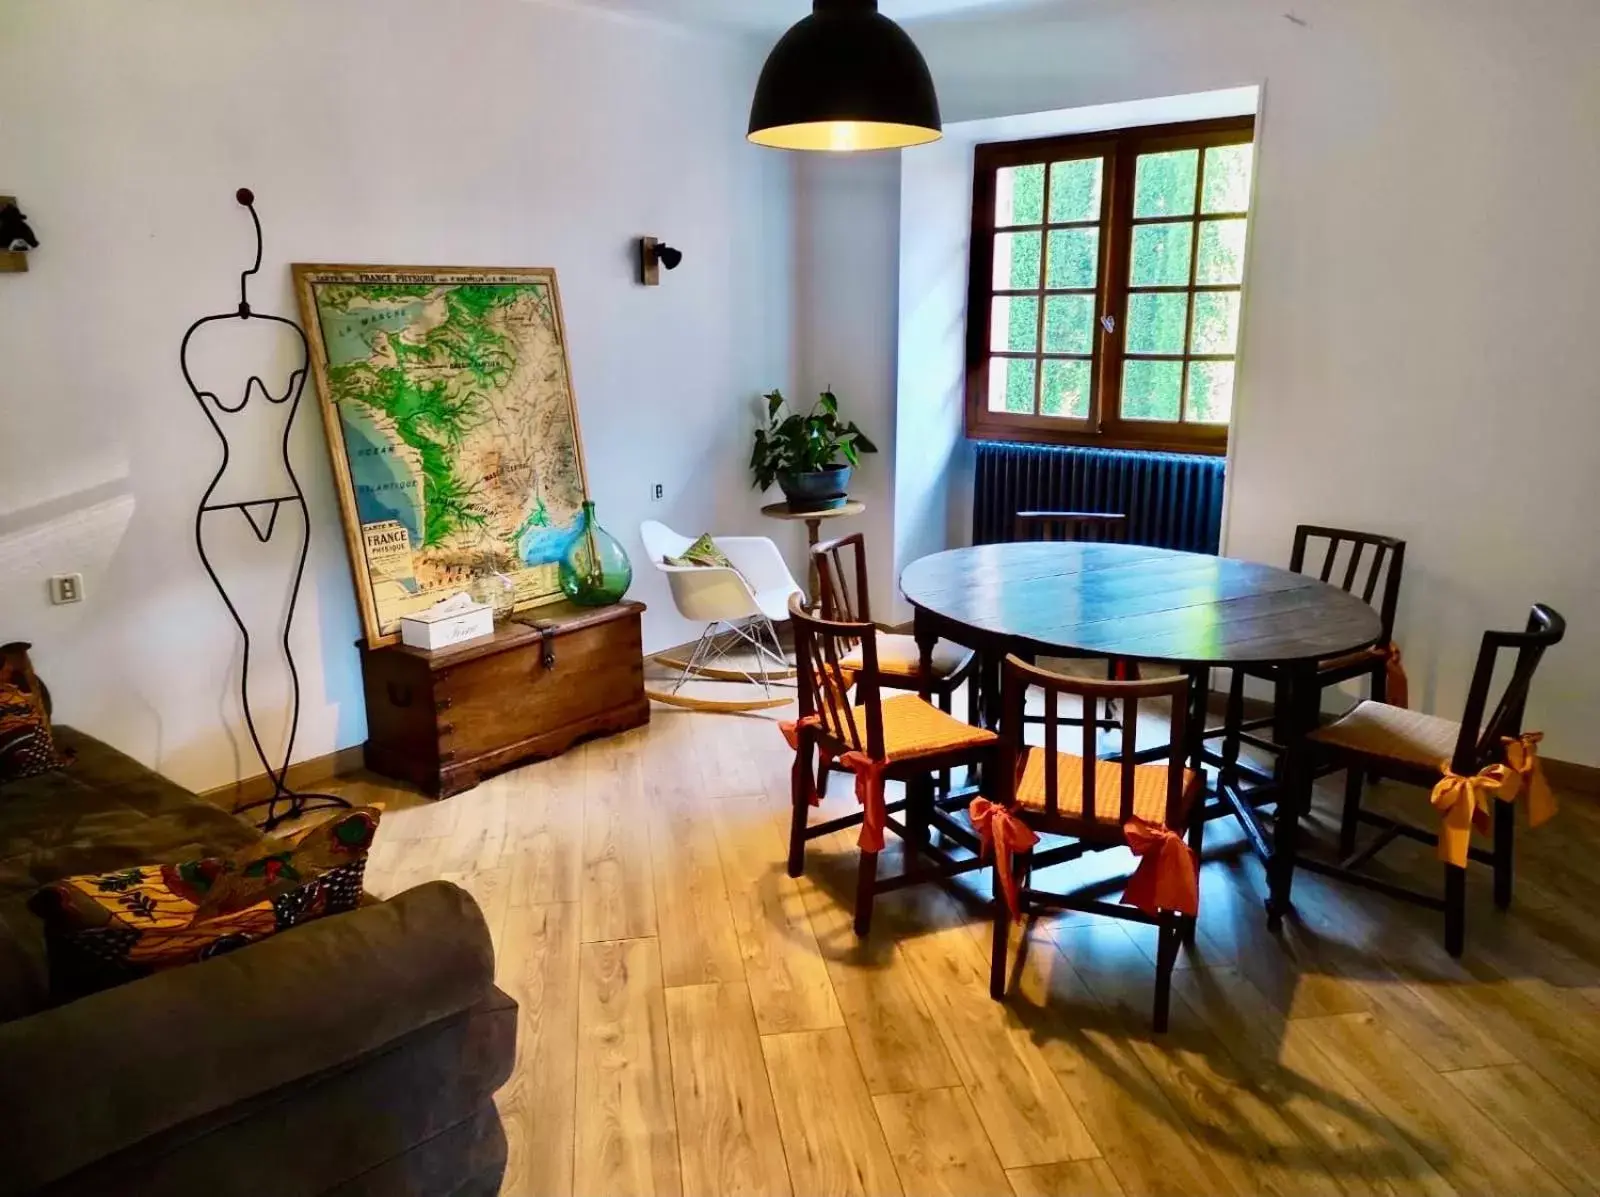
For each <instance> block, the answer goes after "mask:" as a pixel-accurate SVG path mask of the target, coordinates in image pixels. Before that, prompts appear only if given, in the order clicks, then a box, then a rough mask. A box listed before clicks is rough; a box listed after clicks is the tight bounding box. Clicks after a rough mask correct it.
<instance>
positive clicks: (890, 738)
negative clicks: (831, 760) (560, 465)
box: [840, 694, 1000, 768]
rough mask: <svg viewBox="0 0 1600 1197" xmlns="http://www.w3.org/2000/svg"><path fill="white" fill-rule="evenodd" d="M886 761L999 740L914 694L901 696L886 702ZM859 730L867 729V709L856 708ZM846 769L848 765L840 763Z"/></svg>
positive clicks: (894, 761)
mask: <svg viewBox="0 0 1600 1197" xmlns="http://www.w3.org/2000/svg"><path fill="white" fill-rule="evenodd" d="M881 709H882V711H883V758H884V760H885V761H886V762H888V763H889V764H891V765H893V764H897V763H899V762H900V761H912V760H916V759H917V758H918V757H924V756H935V755H938V754H941V753H946V752H958V751H960V750H961V749H963V748H976V747H980V746H982V745H985V744H994V743H996V742H997V741H998V740H999V739H1000V737H999V736H997V735H995V733H994V732H992V731H989V730H988V729H987V728H983V727H973V726H972V724H970V723H963V722H962V721H961V720H960V719H957V718H956V717H955V716H954V715H946V714H945V713H944V712H943V711H941V710H940V709H939V708H938V707H936V706H933V705H932V704H931V703H928V702H925V701H923V700H922V699H921V698H919V697H918V696H917V695H915V694H900V695H897V696H896V697H894V698H886V699H884V700H883V703H882V707H881ZM851 715H852V717H853V718H854V720H855V724H856V726H857V727H865V726H866V725H867V722H866V721H867V708H866V707H864V706H862V707H853V708H852V709H851ZM840 763H841V764H844V765H845V767H846V768H848V767H849V765H848V762H846V761H845V760H844V759H843V758H841V760H840Z"/></svg>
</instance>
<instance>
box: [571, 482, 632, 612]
mask: <svg viewBox="0 0 1600 1197" xmlns="http://www.w3.org/2000/svg"><path fill="white" fill-rule="evenodd" d="M631 585H633V566H632V565H631V564H630V563H629V561H628V554H627V553H625V552H624V551H623V549H622V546H621V545H620V544H618V543H617V539H616V537H614V536H612V535H611V533H609V532H607V531H606V530H605V529H604V528H602V527H601V526H600V521H599V520H597V519H595V517H594V504H593V503H592V502H586V503H584V505H583V518H582V519H580V520H579V521H578V531H577V533H576V535H574V536H573V538H572V543H571V544H569V545H568V546H567V551H566V552H565V553H563V554H562V556H561V589H562V590H563V591H564V592H565V593H566V596H567V597H568V598H569V599H571V600H572V601H573V602H575V603H577V604H578V605H579V606H580V607H605V606H609V605H610V604H611V603H614V602H617V601H618V600H619V599H621V598H622V596H623V595H625V594H627V593H628V587H629V586H631Z"/></svg>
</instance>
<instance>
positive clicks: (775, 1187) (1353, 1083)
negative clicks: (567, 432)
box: [344, 709, 1600, 1197]
mask: <svg viewBox="0 0 1600 1197" xmlns="http://www.w3.org/2000/svg"><path fill="white" fill-rule="evenodd" d="M775 720H776V716H774V717H771V718H769V717H767V716H730V715H706V714H690V713H686V712H680V711H668V710H662V709H658V710H657V711H656V712H655V718H654V722H653V723H652V724H651V725H650V726H649V727H648V728H647V729H641V730H640V731H638V732H635V733H631V734H629V735H626V736H622V737H619V738H616V739H612V740H608V741H604V742H600V743H596V744H591V745H589V746H587V747H584V748H581V749H579V750H577V751H574V752H572V753H570V754H569V755H567V756H565V757H563V758H561V759H559V760H555V761H550V762H546V763H543V764H540V765H537V766H533V767H530V768H525V769H521V770H519V771H517V772H515V773H511V774H508V775H505V776H503V777H500V778H498V779H496V780H494V781H492V782H489V783H487V784H485V785H483V786H482V787H480V788H479V789H477V790H475V791H473V792H471V793H468V794H463V795H460V796H459V797H456V798H452V799H450V800H448V801H445V802H441V803H431V802H426V801H423V800H420V799H418V798H416V797H415V796H412V795H407V794H405V793H404V792H402V791H398V790H392V789H389V788H386V787H385V786H383V785H381V784H378V783H375V782H372V781H361V780H357V781H354V782H351V783H349V784H347V785H346V786H345V787H344V788H345V790H346V792H347V793H348V794H349V796H351V797H353V798H359V799H363V800H383V801H385V802H386V803H387V804H388V806H389V810H388V813H386V814H385V816H384V819H383V824H382V827H381V828H380V830H379V833H378V839H377V844H376V847H375V849H374V852H373V855H372V863H371V870H370V872H369V874H368V879H369V888H370V889H372V890H373V892H375V893H379V894H385V895H387V894H393V893H395V892H398V891H400V890H403V889H406V888H409V887H410V886H413V885H416V884H418V883H420V882H422V881H426V880H429V879H431V878H440V877H442V878H446V879H449V880H452V881H455V882H458V883H459V884H461V885H463V886H465V887H466V888H468V889H469V890H471V891H472V892H473V893H474V894H475V895H476V896H477V898H478V900H479V902H480V903H481V904H482V906H483V909H484V911H485V913H486V915H487V916H488V919H489V925H490V927H491V929H492V931H493V934H494V938H495V942H496V944H497V947H498V957H499V982H500V985H501V986H502V988H504V989H505V990H506V992H508V993H510V994H511V995H512V996H513V997H515V998H516V1000H517V1001H518V1002H519V1003H520V1004H521V1009H522V1013H521V1020H522V1025H521V1035H520V1043H519V1060H518V1064H517V1069H516V1073H515V1075H514V1076H513V1078H512V1080H511V1081H510V1083H509V1084H507V1085H506V1087H505V1088H504V1090H502V1092H501V1094H500V1098H499V1101H500V1107H501V1110H502V1112H503V1115H504V1121H505V1124H506V1129H507V1135H508V1138H509V1141H510V1164H509V1168H508V1171H507V1177H506V1183H505V1188H504V1192H506V1193H508V1194H518V1195H521V1194H528V1195H530V1197H532V1195H538V1197H545V1195H560V1194H574V1193H575V1194H585V1195H590V1194H593V1195H600V1194H605V1195H621V1194H634V1193H640V1194H643V1193H658V1194H687V1195H689V1197H701V1195H710V1194H720V1193H752V1194H766V1193H773V1194H779V1193H794V1194H799V1195H802V1197H810V1195H813V1194H833V1193H840V1194H844V1193H906V1194H933V1193H948V1194H962V1193H1016V1194H1019V1195H1026V1197H1033V1195H1046V1194H1127V1195H1130V1197H1131V1195H1134V1194H1145V1193H1173V1194H1196V1193H1249V1194H1254V1193H1277V1194H1316V1193H1328V1194H1333V1193H1410V1192H1426V1193H1437V1194H1449V1193H1459V1194H1479V1193H1497V1194H1532V1193H1547V1192H1548V1193H1560V1192H1571V1193H1584V1192H1594V1191H1596V1189H1597V1187H1600V1123H1597V1121H1596V1118H1597V1117H1600V917H1597V916H1600V895H1597V893H1596V889H1595V884H1594V879H1593V868H1592V867H1591V866H1589V865H1588V864H1586V863H1585V854H1587V855H1588V856H1589V857H1591V858H1592V857H1593V855H1594V853H1595V852H1596V850H1600V803H1596V802H1595V801H1594V800H1593V799H1583V798H1569V799H1568V801H1567V802H1566V803H1565V806H1564V809H1563V811H1562V813H1561V815H1560V817H1559V818H1558V819H1557V820H1556V821H1555V822H1554V823H1552V824H1551V825H1549V826H1548V827H1546V828H1544V829H1541V831H1539V832H1536V833H1532V834H1528V835H1525V836H1524V837H1523V839H1522V841H1521V844H1520V850H1519V864H1520V866H1521V870H1522V871H1521V873H1520V875H1519V877H1518V880H1517V904H1516V908H1515V910H1514V912H1513V913H1511V914H1509V915H1502V914H1500V913H1499V912H1497V911H1495V910H1494V909H1493V906H1492V904H1491V903H1490V902H1489V900H1488V894H1487V885H1486V884H1485V881H1484V879H1483V878H1481V877H1476V876H1475V878H1474V881H1473V882H1472V895H1471V902H1472V905H1471V909H1470V914H1469V923H1468V948H1467V955H1466V957H1465V958H1464V959H1463V960H1462V961H1460V962H1459V963H1457V962H1453V961H1451V960H1450V959H1449V957H1447V956H1446V955H1445V954H1444V951H1443V949H1442V948H1441V946H1440V939H1441V934H1440V927H1439V924H1438V921H1437V918H1436V916H1433V915H1431V914H1429V913H1428V912H1425V911H1421V910H1417V909H1414V908H1410V907H1405V906H1400V905H1397V904H1394V903H1392V902H1390V901H1387V900H1385V899H1381V898H1378V897H1375V896H1371V895H1367V894H1364V893H1361V892H1359V891H1354V890H1351V889H1349V888H1346V887H1339V886H1336V885H1334V884H1333V883H1331V882H1327V881H1324V880H1322V879H1319V878H1317V877H1314V876H1311V875H1308V874H1302V875H1301V876H1300V878H1299V879H1298V880H1297V886H1296V899H1297V905H1298V911H1299V917H1298V919H1297V920H1296V921H1293V922H1291V924H1290V925H1289V926H1288V927H1287V928H1286V930H1285V932H1284V934H1283V935H1282V937H1281V938H1279V937H1275V936H1273V935H1270V934H1269V933H1268V932H1267V930H1266V925H1265V918H1264V915H1263V913H1262V907H1261V898H1262V896H1263V893H1264V888H1263V887H1264V882H1263V877H1262V873H1261V869H1260V867H1259V866H1258V865H1257V864H1256V862H1255V861H1254V860H1253V859H1252V858H1249V857H1248V856H1247V855H1246V854H1244V853H1243V852H1242V846H1241V844H1240V841H1239V836H1238V832H1237V829H1236V828H1235V827H1233V826H1232V825H1231V823H1217V824H1213V830H1212V834H1211V835H1210V837H1209V838H1208V841H1207V844H1208V851H1207V863H1206V865H1205V867H1204V870H1203V873H1202V900H1201V910H1200V924H1199V938H1198V943H1197V945H1196V947H1195V949H1194V950H1193V951H1192V952H1188V953H1186V954H1185V955H1184V956H1183V958H1182V959H1181V961H1180V964H1179V969H1180V973H1179V974H1178V978H1177V980H1176V982H1175V990H1176V994H1175V999H1174V1007H1173V1013H1172V1030H1171V1032H1170V1033H1168V1034H1167V1035H1165V1036H1155V1035H1153V1034H1152V1033H1151V1032H1150V1030H1149V1005H1150V997H1151V987H1152V983H1153V976H1154V972H1153V966H1152V963H1151V955H1152V952H1153V948H1154V943H1153V938H1152V937H1150V936H1146V935H1143V934H1141V933H1140V931H1141V929H1140V928H1137V927H1132V928H1130V927H1129V926H1127V925H1124V924H1120V923H1115V922H1109V921H1105V920H1100V919H1095V918H1092V917H1088V916H1081V915H1067V916H1064V917H1063V918H1061V919H1060V920H1059V921H1043V920H1041V921H1039V922H1037V923H1035V924H1034V925H1033V926H1032V927H1031V928H1029V929H1028V931H1027V935H1026V938H1027V947H1028V950H1027V952H1026V953H1025V959H1024V962H1023V964H1022V965H1021V966H1020V968H1019V969H1018V970H1017V973H1016V975H1015V978H1014V984H1013V988H1012V995H1011V997H1010V999H1009V1000H1008V1002H1006V1003H1005V1004H1003V1005H1002V1004H998V1003H996V1002H993V1001H991V1000H990V998H989V995H988V990H987V983H986V978H987V973H986V968H987V961H988V943H987V936H988V934H989V931H988V924H987V922H986V921H985V919H986V909H985V907H984V905H983V901H982V898H983V897H985V896H986V895H987V887H988V881H987V874H983V875H981V876H982V878H983V879H982V880H981V881H975V883H974V884H973V886H972V887H971V890H970V896H965V897H964V896H962V895H960V894H951V893H947V892H945V891H942V890H938V889H933V888H923V889H919V890H913V891H902V892H901V893H898V894H894V895H891V896H890V897H886V898H883V899H880V902H879V907H878V918H877V923H876V925H875V927H874V930H873V934H872V936H871V937H870V939H868V940H867V941H866V942H857V940H856V939H855V937H854V935H853V934H852V932H851V929H850V919H849V913H848V901H849V898H848V895H849V894H850V893H851V892H852V888H851V887H852V883H853V876H854V868H855V861H856V853H855V846H854V842H853V837H852V836H850V835H848V834H846V835H840V836H835V837H833V838H832V839H831V840H828V841H823V842H818V843H814V844H813V845H812V851H811V854H810V856H809V858H808V867H807V873H806V876H805V877H804V878H802V879H800V880H798V881H795V880H791V879H790V878H789V877H788V876H787V875H786V874H785V872H784V867H783V859H784V849H785V826H786V821H787V818H788V773H787V767H788V759H789V754H788V750H787V748H786V747H785V745H784V743H783V741H782V739H781V737H780V736H779V734H778V730H777V727H776V726H775ZM1335 780H1337V779H1335ZM1380 797H1382V798H1385V799H1387V800H1388V801H1390V802H1405V803H1409V804H1410V805H1411V806H1412V807H1413V809H1415V807H1416V806H1417V804H1419V803H1420V804H1423V805H1425V804H1426V801H1427V798H1426V795H1425V794H1422V793H1419V792H1416V791H1406V790H1401V789H1398V788H1397V789H1396V790H1394V791H1393V792H1392V793H1390V794H1384V795H1380ZM853 805H854V799H853V796H852V795H851V793H850V790H849V779H848V778H845V779H843V780H842V781H839V780H836V782H835V785H834V787H833V793H832V794H831V795H830V797H829V798H828V800H827V803H826V806H825V808H824V811H823V812H822V815H820V816H819V817H825V816H827V815H831V814H835V813H845V812H847V811H848V810H850V809H851V808H852V807H853ZM1319 806H1320V808H1321V809H1322V810H1323V811H1326V810H1330V809H1332V807H1333V802H1332V801H1331V794H1330V795H1324V796H1322V798H1321V799H1320V800H1319ZM1395 852H1396V854H1397V855H1396V856H1395V858H1394V859H1395V862H1396V863H1395V869H1396V871H1397V872H1400V873H1409V874H1411V875H1413V876H1415V877H1417V878H1419V879H1423V880H1425V881H1427V882H1428V883H1430V884H1432V883H1434V882H1435V881H1436V874H1437V868H1436V867H1435V865H1434V862H1433V861H1432V859H1431V851H1430V850H1429V849H1428V848H1426V847H1419V848H1417V849H1416V850H1414V851H1413V850H1411V849H1410V848H1408V847H1406V846H1399V847H1397V848H1396V849H1395ZM892 855H893V854H892V852H891V853H889V854H886V856H885V861H884V867H885V868H897V867H898V862H897V861H895V860H893V859H891V857H892ZM1073 867H1074V868H1077V869H1078V870H1079V871H1078V873H1076V874H1074V876H1075V877H1084V878H1091V877H1099V876H1106V877H1113V876H1115V875H1117V874H1125V873H1126V871H1127V870H1128V869H1129V868H1131V857H1128V856H1127V855H1126V854H1125V853H1120V852H1119V853H1107V854H1102V856H1101V858H1100V859H1099V860H1097V861H1096V862H1095V863H1093V864H1088V865H1078V866H1073ZM1019 934H1020V932H1019Z"/></svg>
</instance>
